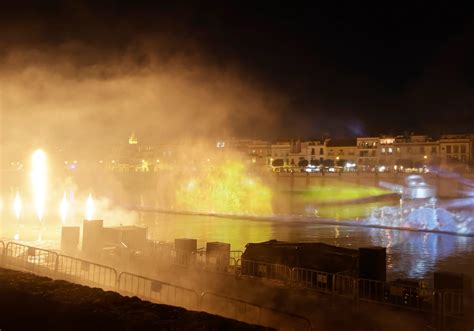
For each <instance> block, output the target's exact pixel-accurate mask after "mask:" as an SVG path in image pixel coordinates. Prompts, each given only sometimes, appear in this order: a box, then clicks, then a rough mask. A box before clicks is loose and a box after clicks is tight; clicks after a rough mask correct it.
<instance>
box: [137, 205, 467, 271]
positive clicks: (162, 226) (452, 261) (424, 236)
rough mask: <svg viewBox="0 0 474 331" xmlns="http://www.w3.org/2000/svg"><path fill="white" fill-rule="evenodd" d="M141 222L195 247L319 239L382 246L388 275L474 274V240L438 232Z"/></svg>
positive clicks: (146, 218)
mask: <svg viewBox="0 0 474 331" xmlns="http://www.w3.org/2000/svg"><path fill="white" fill-rule="evenodd" d="M141 222H142V224H144V225H147V226H148V228H149V236H150V237H151V238H153V239H155V240H163V241H169V240H173V239H174V238H196V239H197V240H198V246H199V247H204V246H205V243H206V242H210V241H222V242H228V243H230V244H231V248H232V249H233V250H243V249H244V248H245V244H246V243H248V242H261V241H266V240H270V239H277V240H285V241H293V242H297V241H300V242H324V243H328V244H332V245H337V246H341V247H348V248H357V247H363V246H386V247H387V268H388V276H389V278H391V279H393V278H397V277H427V278H431V277H432V272H433V271H436V270H444V271H451V272H464V273H467V274H469V275H471V277H474V238H471V237H460V236H452V235H446V234H437V233H423V232H409V231H400V230H387V229H376V228H357V227H347V226H334V225H321V224H314V223H312V222H295V221H293V220H290V219H288V220H285V219H283V218H282V219H281V220H278V221H256V220H245V219H234V218H217V217H208V216H192V215H172V214H160V213H142V215H141Z"/></svg>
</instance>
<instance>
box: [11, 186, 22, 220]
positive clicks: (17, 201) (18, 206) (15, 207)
mask: <svg viewBox="0 0 474 331" xmlns="http://www.w3.org/2000/svg"><path fill="white" fill-rule="evenodd" d="M13 211H14V212H15V217H16V219H17V220H19V219H20V214H21V198H20V193H19V192H18V191H16V195H15V200H13Z"/></svg>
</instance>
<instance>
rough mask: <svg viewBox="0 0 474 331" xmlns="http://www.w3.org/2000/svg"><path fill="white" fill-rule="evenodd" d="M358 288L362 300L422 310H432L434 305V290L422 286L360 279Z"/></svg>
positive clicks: (358, 294)
mask: <svg viewBox="0 0 474 331" xmlns="http://www.w3.org/2000/svg"><path fill="white" fill-rule="evenodd" d="M357 288H358V290H357V293H356V294H357V297H358V299H359V300H362V301H369V302H377V303H383V304H388V305H394V306H403V307H405V308H410V309H416V310H422V311H426V310H430V309H431V307H432V305H433V292H431V291H428V290H425V289H423V288H420V287H413V286H406V285H403V284H397V283H386V282H382V281H376V280H371V279H358V280H357Z"/></svg>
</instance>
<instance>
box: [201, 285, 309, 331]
mask: <svg viewBox="0 0 474 331" xmlns="http://www.w3.org/2000/svg"><path fill="white" fill-rule="evenodd" d="M201 308H202V310H205V311H207V312H210V313H213V314H217V315H220V316H224V317H227V318H232V319H236V320H239V321H242V322H246V323H250V324H258V325H263V326H267V327H271V328H275V329H277V330H311V329H312V327H311V321H310V320H309V319H307V318H306V317H303V316H300V315H297V314H293V313H289V312H284V311H280V310H277V309H273V308H267V307H263V306H260V305H256V304H253V303H250V302H247V301H244V300H240V299H235V298H231V297H228V296H225V295H221V294H217V293H213V292H204V293H202V294H201Z"/></svg>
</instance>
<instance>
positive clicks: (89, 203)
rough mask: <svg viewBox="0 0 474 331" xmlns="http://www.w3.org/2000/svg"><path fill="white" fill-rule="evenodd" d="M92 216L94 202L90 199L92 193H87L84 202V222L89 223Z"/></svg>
mask: <svg viewBox="0 0 474 331" xmlns="http://www.w3.org/2000/svg"><path fill="white" fill-rule="evenodd" d="M93 216H94V200H93V199H92V193H89V196H88V197H87V200H86V220H87V221H90V220H91V219H92V217H93Z"/></svg>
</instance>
